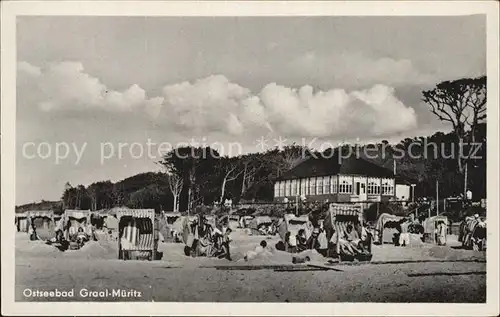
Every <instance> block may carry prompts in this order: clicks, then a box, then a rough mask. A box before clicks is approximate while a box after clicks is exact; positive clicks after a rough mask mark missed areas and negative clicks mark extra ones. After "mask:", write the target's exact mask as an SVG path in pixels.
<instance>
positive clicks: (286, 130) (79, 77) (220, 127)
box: [18, 62, 417, 138]
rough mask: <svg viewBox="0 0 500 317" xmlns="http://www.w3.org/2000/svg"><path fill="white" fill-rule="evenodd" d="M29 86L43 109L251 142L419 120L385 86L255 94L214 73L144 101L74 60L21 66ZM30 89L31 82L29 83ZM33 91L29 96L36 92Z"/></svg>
mask: <svg viewBox="0 0 500 317" xmlns="http://www.w3.org/2000/svg"><path fill="white" fill-rule="evenodd" d="M18 71H19V73H20V74H21V75H23V76H25V77H28V78H30V79H31V81H32V85H31V86H30V87H31V88H30V91H26V93H27V94H31V95H35V96H36V98H34V97H33V98H32V99H31V100H34V102H35V103H36V104H37V106H38V107H39V109H40V110H41V111H45V112H49V111H71V110H82V109H83V110H84V109H89V110H95V109H102V110H106V111H113V112H116V113H129V112H131V111H132V113H133V114H135V113H136V111H139V112H142V113H147V114H148V115H149V116H150V117H152V118H154V119H155V124H157V125H160V126H163V127H165V128H166V129H170V130H175V131H188V132H189V133H191V135H192V134H204V135H209V134H211V133H223V134H225V135H229V136H237V137H239V138H243V137H253V136H259V135H263V134H269V133H271V134H274V135H281V136H284V137H306V138H307V137H320V138H326V137H332V138H346V137H366V136H369V137H377V136H380V137H382V136H388V135H392V134H395V133H401V132H405V131H409V130H411V129H414V128H415V127H416V124H417V117H416V114H415V111H414V110H413V108H411V107H408V106H406V105H405V104H404V103H403V102H402V101H401V100H399V99H398V98H397V97H396V95H395V89H394V88H392V87H390V86H388V85H382V84H378V85H374V86H372V87H370V88H367V89H360V90H353V91H347V90H344V89H331V90H327V91H322V90H315V89H314V88H313V87H311V86H309V85H305V86H302V87H299V88H292V87H286V86H282V85H279V84H276V83H270V84H267V85H266V86H264V87H263V88H262V90H261V91H260V92H257V93H255V92H252V91H250V90H249V89H248V88H245V87H242V86H240V85H238V84H236V83H233V82H231V81H230V80H229V79H227V78H226V77H225V76H223V75H213V76H209V77H206V78H202V79H199V80H196V81H194V82H181V83H177V84H173V85H167V86H165V87H163V90H162V96H157V97H153V98H148V96H147V94H146V91H145V90H144V89H142V88H141V87H140V86H139V85H136V84H134V85H132V86H130V87H129V88H128V89H125V90H123V91H117V90H112V89H110V88H108V87H107V86H106V85H105V84H103V83H101V82H100V80H99V79H98V78H95V77H92V76H91V75H89V74H87V73H85V71H84V68H83V65H82V64H81V63H76V62H62V63H57V64H51V65H49V66H48V67H46V68H38V67H36V66H33V65H30V64H28V63H26V62H21V63H19V65H18ZM33 83H35V84H33ZM33 90H34V91H33Z"/></svg>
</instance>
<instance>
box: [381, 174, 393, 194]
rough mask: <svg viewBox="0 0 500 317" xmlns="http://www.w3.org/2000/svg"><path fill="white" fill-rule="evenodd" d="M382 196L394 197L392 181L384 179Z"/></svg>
mask: <svg viewBox="0 0 500 317" xmlns="http://www.w3.org/2000/svg"><path fill="white" fill-rule="evenodd" d="M382 195H388V196H389V195H394V181H393V180H392V179H390V178H384V179H382Z"/></svg>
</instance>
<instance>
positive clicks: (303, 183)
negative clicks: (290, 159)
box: [300, 178, 307, 195]
mask: <svg viewBox="0 0 500 317" xmlns="http://www.w3.org/2000/svg"><path fill="white" fill-rule="evenodd" d="M306 189H307V178H303V179H301V180H300V195H307V190H306Z"/></svg>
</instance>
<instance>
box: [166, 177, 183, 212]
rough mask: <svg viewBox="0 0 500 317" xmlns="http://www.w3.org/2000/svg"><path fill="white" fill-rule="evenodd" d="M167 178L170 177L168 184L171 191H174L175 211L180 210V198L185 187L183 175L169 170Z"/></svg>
mask: <svg viewBox="0 0 500 317" xmlns="http://www.w3.org/2000/svg"><path fill="white" fill-rule="evenodd" d="M167 178H168V185H169V188H170V192H171V193H172V196H173V197H174V203H173V204H174V206H173V211H174V212H178V211H179V200H180V196H181V192H182V187H184V180H183V179H182V177H181V176H180V175H179V174H177V173H174V172H168V173H167Z"/></svg>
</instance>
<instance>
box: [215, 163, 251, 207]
mask: <svg viewBox="0 0 500 317" xmlns="http://www.w3.org/2000/svg"><path fill="white" fill-rule="evenodd" d="M217 170H218V172H219V174H220V176H221V178H222V183H221V194H220V199H219V203H220V205H221V206H222V204H224V195H225V193H226V185H227V184H228V183H229V182H232V181H234V180H236V179H237V178H238V177H239V176H240V175H241V174H242V173H243V171H244V169H242V168H241V166H240V162H239V161H238V159H237V158H228V157H223V158H220V159H219V162H218V164H217Z"/></svg>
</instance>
